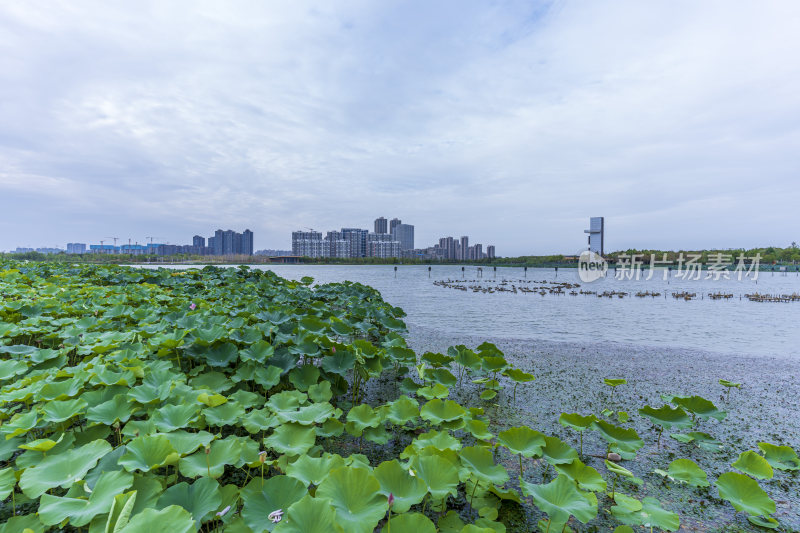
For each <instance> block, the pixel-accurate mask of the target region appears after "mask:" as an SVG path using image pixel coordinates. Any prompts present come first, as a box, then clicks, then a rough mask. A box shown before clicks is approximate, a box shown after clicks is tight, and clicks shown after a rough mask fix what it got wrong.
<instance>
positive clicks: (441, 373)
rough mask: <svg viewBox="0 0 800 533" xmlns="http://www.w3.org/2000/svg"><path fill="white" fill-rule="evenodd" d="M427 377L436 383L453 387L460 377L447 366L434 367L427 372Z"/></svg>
mask: <svg viewBox="0 0 800 533" xmlns="http://www.w3.org/2000/svg"><path fill="white" fill-rule="evenodd" d="M425 377H426V378H427V379H429V380H431V381H433V382H435V383H436V384H439V385H444V386H445V387H453V386H455V384H456V383H458V379H456V377H455V376H454V375H453V373H452V372H450V371H449V370H447V369H446V368H433V369H431V370H428V371H427V372H426V373H425Z"/></svg>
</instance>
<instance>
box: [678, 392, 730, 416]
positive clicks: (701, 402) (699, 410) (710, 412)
mask: <svg viewBox="0 0 800 533" xmlns="http://www.w3.org/2000/svg"><path fill="white" fill-rule="evenodd" d="M672 401H673V403H675V404H676V405H679V406H681V407H683V408H684V409H686V410H687V411H689V412H690V413H693V414H695V415H696V416H697V417H699V418H702V419H704V420H705V419H707V418H716V419H717V420H724V419H725V416H727V413H726V412H725V411H720V410H719V409H717V406H716V405H714V404H713V403H712V402H711V401H709V400H706V399H705V398H703V397H701V396H689V397H681V396H676V397H675V398H673V400H672Z"/></svg>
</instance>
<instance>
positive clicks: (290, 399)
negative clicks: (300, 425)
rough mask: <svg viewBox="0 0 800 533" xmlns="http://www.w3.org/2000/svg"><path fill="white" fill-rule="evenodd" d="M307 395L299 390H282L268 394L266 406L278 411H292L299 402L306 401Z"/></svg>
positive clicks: (297, 406)
mask: <svg viewBox="0 0 800 533" xmlns="http://www.w3.org/2000/svg"><path fill="white" fill-rule="evenodd" d="M307 398H308V397H307V396H306V395H305V394H303V393H302V392H299V391H294V390H292V391H284V392H281V393H279V394H273V395H272V396H270V398H269V401H268V402H267V407H269V408H270V409H272V410H273V411H274V412H276V413H278V412H281V411H294V410H295V409H297V408H299V407H300V405H301V404H304V403H306V400H307Z"/></svg>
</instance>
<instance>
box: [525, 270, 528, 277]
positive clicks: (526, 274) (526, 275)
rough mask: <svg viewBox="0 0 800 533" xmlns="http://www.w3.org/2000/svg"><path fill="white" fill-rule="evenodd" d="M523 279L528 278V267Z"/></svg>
mask: <svg viewBox="0 0 800 533" xmlns="http://www.w3.org/2000/svg"><path fill="white" fill-rule="evenodd" d="M525 277H526V278H527V277H528V267H525Z"/></svg>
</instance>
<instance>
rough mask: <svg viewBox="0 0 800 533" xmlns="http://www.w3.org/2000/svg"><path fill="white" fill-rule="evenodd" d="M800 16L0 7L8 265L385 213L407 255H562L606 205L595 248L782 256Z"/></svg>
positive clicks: (790, 9) (794, 196)
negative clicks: (100, 248) (411, 224)
mask: <svg viewBox="0 0 800 533" xmlns="http://www.w3.org/2000/svg"><path fill="white" fill-rule="evenodd" d="M798 16H800V4H798V3H796V2H770V3H768V4H737V8H736V9H724V8H723V7H721V6H720V5H719V4H708V3H683V4H680V6H679V7H678V6H675V5H673V4H655V5H651V4H642V3H640V2H635V1H622V2H619V3H615V4H604V3H599V4H586V3H574V2H569V1H568V2H557V3H551V2H513V1H512V2H507V3H501V4H481V3H475V4H463V3H460V2H436V3H424V2H418V3H415V4H410V5H409V4H398V3H394V2H385V3H384V2H381V3H377V4H376V3H361V2H358V1H357V2H354V3H351V4H347V5H328V4H323V5H312V4H308V3H304V2H297V3H290V4H278V5H276V4H245V3H239V2H235V1H234V2H231V3H228V4H225V5H214V4H197V3H188V2H181V1H177V2H172V3H169V4H163V3H155V2H142V3H141V4H138V5H137V9H131V8H130V6H127V5H124V4H112V3H101V4H96V3H95V4H89V3H85V2H80V1H78V2H73V3H69V4H47V5H45V4H36V3H27V2H26V3H5V4H4V5H3V6H2V7H0V31H1V32H2V34H3V35H4V41H3V42H4V51H5V53H4V54H0V67H1V68H0V97H1V99H2V101H3V102H4V105H3V106H0V122H2V124H3V135H2V136H0V162H2V166H1V167H0V168H2V170H0V249H3V250H9V249H14V248H15V247H17V246H37V247H38V246H44V247H52V246H53V245H54V244H56V243H57V244H58V245H59V246H60V247H63V246H64V243H67V242H70V241H74V240H76V239H80V240H82V241H87V242H89V241H90V242H98V241H99V240H100V239H103V238H105V237H108V236H118V237H122V238H123V239H124V241H125V242H127V237H128V236H131V237H133V236H134V235H138V236H139V237H138V240H139V242H140V243H141V242H144V239H143V237H144V236H146V235H155V236H157V237H158V240H161V241H170V242H183V239H184V238H185V237H184V236H185V235H190V236H191V235H192V234H194V232H195V230H194V228H196V227H200V226H201V225H203V224H204V223H205V222H206V221H207V220H209V219H212V218H213V220H215V221H218V222H219V223H220V224H221V225H222V226H224V227H239V228H241V227H250V228H251V229H252V230H253V231H254V232H255V233H256V242H255V243H254V247H255V248H265V247H279V248H283V247H286V246H287V243H286V238H287V236H288V235H290V233H291V231H293V230H295V229H296V228H298V227H302V226H305V225H311V226H313V227H323V228H332V227H336V226H337V225H338V224H339V220H341V218H342V213H347V214H348V218H349V219H351V220H363V221H364V223H365V224H366V223H367V221H371V220H373V219H374V218H375V213H390V212H392V211H396V210H398V208H402V211H403V213H404V216H405V217H406V218H407V219H408V220H414V221H415V224H416V226H417V232H416V234H415V238H416V239H417V240H418V241H419V242H425V243H432V242H435V240H436V239H437V238H438V237H439V236H441V234H442V233H444V232H450V231H458V232H459V235H461V234H467V235H470V236H471V237H472V238H473V239H478V240H481V241H483V242H486V241H488V240H493V241H494V242H495V244H496V246H498V248H499V249H501V250H503V255H521V254H547V253H575V252H577V251H578V250H581V249H583V248H585V244H584V240H585V238H584V236H583V235H582V232H583V230H584V229H585V227H586V215H587V214H588V213H598V212H599V213H603V214H604V216H605V217H606V218H608V219H609V220H612V219H613V220H614V232H613V236H612V235H610V236H609V237H608V239H607V240H606V242H605V243H604V245H605V248H606V249H608V250H615V249H627V248H662V249H678V248H715V247H718V248H738V247H754V246H769V245H775V246H787V245H788V244H789V243H791V242H792V241H797V240H798V236H797V234H796V231H797V230H796V228H797V227H800V213H798V212H796V211H794V210H786V209H784V208H783V207H784V206H786V205H793V204H794V203H797V202H798V201H800V187H798V186H797V185H796V179H797V178H796V174H797V170H798V158H797V155H796V151H797V150H796V147H797V146H798V145H800V130H798V129H797V128H796V124H797V122H798V117H800V101H798V99H797V98H796V97H795V95H796V94H798V93H800V69H798V67H797V66H796V65H797V62H796V61H795V60H794V55H793V51H794V50H796V49H797V48H798V47H800V33H798V32H797V31H796V28H795V26H796V24H795V21H796V20H797V18H798ZM420 21H424V22H422V23H421V22H420ZM743 35H744V36H746V38H742V36H743ZM765 88H770V89H769V90H768V91H765ZM364 227H369V226H364Z"/></svg>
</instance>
